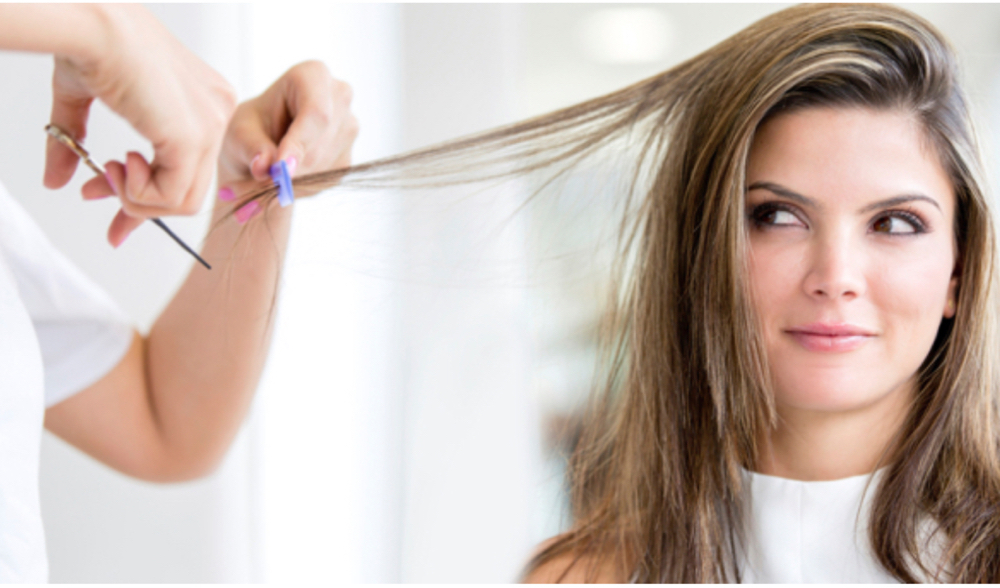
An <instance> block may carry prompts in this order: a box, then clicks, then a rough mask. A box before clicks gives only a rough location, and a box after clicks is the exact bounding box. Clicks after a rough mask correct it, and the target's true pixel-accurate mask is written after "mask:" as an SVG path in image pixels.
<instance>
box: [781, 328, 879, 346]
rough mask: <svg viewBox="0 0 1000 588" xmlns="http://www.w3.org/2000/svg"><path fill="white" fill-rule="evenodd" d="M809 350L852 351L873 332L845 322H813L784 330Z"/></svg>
mask: <svg viewBox="0 0 1000 588" xmlns="http://www.w3.org/2000/svg"><path fill="white" fill-rule="evenodd" d="M785 332H786V333H788V334H789V335H791V337H792V338H793V339H795V341H796V342H798V344H799V345H801V346H802V347H804V348H806V349H807V350H809V351H820V352H843V351H853V350H855V349H858V348H859V347H861V346H863V345H864V344H865V343H868V341H870V340H871V339H872V338H873V337H875V333H872V332H871V331H868V330H866V329H862V328H861V327H856V326H854V325H847V324H831V323H813V324H810V325H802V326H800V327H793V328H791V329H787V330H786V331H785Z"/></svg>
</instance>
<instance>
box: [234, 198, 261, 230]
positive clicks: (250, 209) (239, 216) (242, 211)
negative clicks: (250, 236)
mask: <svg viewBox="0 0 1000 588" xmlns="http://www.w3.org/2000/svg"><path fill="white" fill-rule="evenodd" d="M259 210H260V204H258V203H257V201H256V200H251V201H250V202H247V203H246V204H244V205H243V206H242V207H241V208H239V209H237V210H236V213H235V216H236V220H237V222H239V223H240V224H241V225H242V224H244V223H246V222H247V221H248V220H250V217H252V216H253V215H255V214H257V212H258V211H259Z"/></svg>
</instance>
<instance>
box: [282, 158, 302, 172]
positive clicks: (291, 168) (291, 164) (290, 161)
mask: <svg viewBox="0 0 1000 588" xmlns="http://www.w3.org/2000/svg"><path fill="white" fill-rule="evenodd" d="M285 166H286V167H287V168H288V175H290V176H294V175H295V170H296V168H298V167H299V160H298V159H295V156H292V157H287V158H285Z"/></svg>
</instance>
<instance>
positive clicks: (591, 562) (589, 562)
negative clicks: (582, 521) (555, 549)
mask: <svg viewBox="0 0 1000 588" xmlns="http://www.w3.org/2000/svg"><path fill="white" fill-rule="evenodd" d="M561 538H562V536H558V537H553V538H551V539H548V540H546V541H543V542H542V543H541V544H540V545H539V546H538V548H536V549H535V557H537V555H538V554H540V553H542V552H543V551H545V550H546V549H548V548H549V547H551V546H552V545H554V544H555V543H556V542H557V541H558V540H559V539H561ZM523 581H524V582H525V583H526V584H586V583H598V584H622V583H625V582H627V578H624V577H623V574H621V573H620V570H618V569H616V566H615V565H613V563H612V562H611V561H610V560H607V559H605V558H601V557H598V556H594V555H584V554H581V553H577V552H574V551H569V552H566V553H560V554H558V555H556V556H554V557H552V558H551V559H547V560H545V561H544V562H542V563H540V564H538V565H537V566H534V567H533V568H532V569H531V570H530V571H529V572H528V573H527V574H526V575H525V576H524V578H523Z"/></svg>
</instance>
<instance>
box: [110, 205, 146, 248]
mask: <svg viewBox="0 0 1000 588" xmlns="http://www.w3.org/2000/svg"><path fill="white" fill-rule="evenodd" d="M145 220H146V219H143V218H136V217H133V216H129V215H128V213H126V212H125V211H124V210H119V211H118V214H116V215H115V218H113V219H112V220H111V226H110V227H108V243H111V246H112V247H114V248H116V249H117V248H118V246H119V245H121V244H122V243H124V242H125V239H127V238H128V236H129V235H131V234H132V231H134V230H136V229H137V228H139V225H141V224H142V223H143V222H144V221H145Z"/></svg>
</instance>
